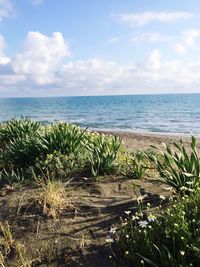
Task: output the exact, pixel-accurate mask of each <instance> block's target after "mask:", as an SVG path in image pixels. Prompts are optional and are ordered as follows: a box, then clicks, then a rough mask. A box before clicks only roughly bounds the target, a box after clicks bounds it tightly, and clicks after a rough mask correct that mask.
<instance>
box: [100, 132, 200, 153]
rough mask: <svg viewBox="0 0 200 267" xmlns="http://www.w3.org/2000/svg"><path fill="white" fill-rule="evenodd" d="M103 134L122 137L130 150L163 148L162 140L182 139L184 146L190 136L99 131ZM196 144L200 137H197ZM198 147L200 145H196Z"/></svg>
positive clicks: (188, 142) (188, 143) (165, 141)
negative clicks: (152, 147)
mask: <svg viewBox="0 0 200 267" xmlns="http://www.w3.org/2000/svg"><path fill="white" fill-rule="evenodd" d="M101 132H103V133H105V134H112V135H116V136H119V137H121V138H122V140H123V142H124V144H125V146H126V147H127V148H128V149H130V150H131V151H134V150H147V149H151V146H156V147H157V148H159V149H162V148H163V144H162V143H163V142H164V143H166V144H169V145H171V144H173V142H179V140H180V139H182V140H183V142H184V144H185V145H186V147H189V146H190V142H191V138H190V137H189V136H184V135H182V136H181V135H167V134H153V133H152V134H151V133H134V132H121V131H101ZM197 142H198V144H199V143H200V139H199V138H197ZM198 147H200V146H199V145H198Z"/></svg>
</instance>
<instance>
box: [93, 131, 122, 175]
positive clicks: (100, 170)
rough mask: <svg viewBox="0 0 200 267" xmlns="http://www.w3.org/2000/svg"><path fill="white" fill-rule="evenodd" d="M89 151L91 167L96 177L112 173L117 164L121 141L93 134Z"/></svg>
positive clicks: (113, 137) (114, 137) (112, 137)
mask: <svg viewBox="0 0 200 267" xmlns="http://www.w3.org/2000/svg"><path fill="white" fill-rule="evenodd" d="M89 138H90V139H89V145H88V149H89V151H90V153H89V166H90V170H91V174H92V175H93V176H94V177H97V176H98V175H102V174H109V173H111V172H112V171H113V170H114V168H115V164H116V162H117V155H118V153H119V150H120V146H121V139H120V138H119V137H117V136H106V135H104V134H91V136H90V137H89Z"/></svg>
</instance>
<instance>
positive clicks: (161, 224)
mask: <svg viewBox="0 0 200 267" xmlns="http://www.w3.org/2000/svg"><path fill="white" fill-rule="evenodd" d="M160 198H161V204H162V201H163V200H162V199H163V197H162V196H161V197H160ZM147 207H148V208H147V210H145V211H144V209H139V211H138V212H137V213H135V214H132V212H131V211H125V218H123V219H122V220H121V222H120V224H119V226H118V227H117V228H115V230H114V231H111V232H110V236H109V238H108V239H107V242H108V243H109V244H110V248H111V252H112V256H111V260H112V262H113V265H115V266H126V267H130V266H138V267H142V266H146V267H148V266H154V267H189V266H190V267H197V266H199V263H200V190H197V191H195V193H193V194H192V195H190V196H187V195H186V196H184V197H182V198H180V199H179V200H178V201H177V200H176V199H173V198H171V202H170V204H169V206H168V207H167V208H166V209H162V210H160V209H159V210H157V211H156V209H152V208H151V206H150V204H147Z"/></svg>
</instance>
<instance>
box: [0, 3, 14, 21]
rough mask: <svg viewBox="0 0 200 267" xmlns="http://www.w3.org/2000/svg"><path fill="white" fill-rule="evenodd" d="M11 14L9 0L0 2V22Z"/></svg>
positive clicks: (11, 9)
mask: <svg viewBox="0 0 200 267" xmlns="http://www.w3.org/2000/svg"><path fill="white" fill-rule="evenodd" d="M12 14H13V6H12V3H11V1H10V0H0V21H2V20H3V19H4V18H8V17H10V16H11V15H12Z"/></svg>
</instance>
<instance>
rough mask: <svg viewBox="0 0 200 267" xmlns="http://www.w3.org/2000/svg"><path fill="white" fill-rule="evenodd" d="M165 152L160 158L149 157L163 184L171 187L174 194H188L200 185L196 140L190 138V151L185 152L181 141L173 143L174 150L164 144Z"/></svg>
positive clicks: (199, 163)
mask: <svg viewBox="0 0 200 267" xmlns="http://www.w3.org/2000/svg"><path fill="white" fill-rule="evenodd" d="M164 147H165V149H166V152H162V151H160V155H161V156H162V157H160V156H150V157H149V158H150V159H151V160H152V161H153V162H154V163H155V165H156V168H157V171H158V172H159V174H160V176H161V177H162V178H163V181H164V183H166V184H167V185H169V186H171V187H173V188H174V189H175V191H176V192H178V193H180V194H182V195H184V194H190V192H192V191H193V190H194V189H195V188H196V187H198V186H199V184H200V161H199V155H198V153H197V145H196V139H195V138H194V137H193V136H192V141H191V151H190V153H189V152H187V151H186V148H185V147H184V144H183V142H182V140H180V143H179V144H178V143H174V147H175V149H176V150H173V149H172V148H170V147H169V146H168V145H165V144H164Z"/></svg>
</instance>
